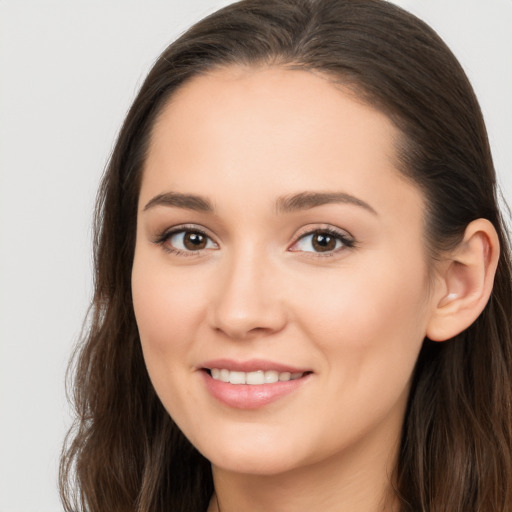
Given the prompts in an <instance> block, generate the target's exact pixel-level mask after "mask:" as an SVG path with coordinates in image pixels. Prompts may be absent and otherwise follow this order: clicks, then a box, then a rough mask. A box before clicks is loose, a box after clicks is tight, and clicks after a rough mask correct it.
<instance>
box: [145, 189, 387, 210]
mask: <svg viewBox="0 0 512 512" xmlns="http://www.w3.org/2000/svg"><path fill="white" fill-rule="evenodd" d="M336 203H338V204H340V203H341V204H352V205H355V206H359V207H361V208H364V209H365V210H367V211H369V212H370V213H372V214H373V215H377V212H376V211H375V210H374V209H373V208H372V207H371V206H370V205H369V204H368V203H366V202H365V201H363V200H362V199H358V198H357V197H355V196H352V195H350V194H346V193H345V192H299V193H298V194H293V195H289V196H282V197H279V198H278V199H277V200H276V203H275V210H276V213H278V214H282V213H292V212H295V211H301V210H309V209H310V208H315V207H317V206H322V205H324V204H336ZM155 206H171V207H175V208H184V209H186V210H194V211H199V212H205V213H212V212H214V210H215V209H214V206H213V203H212V201H211V200H210V199H209V198H207V197H204V196H199V195H196V194H182V193H180V192H166V193H164V194H158V195H157V196H155V197H153V198H152V199H151V200H150V201H149V202H148V203H147V204H146V206H144V211H146V210H149V209H150V208H154V207H155Z"/></svg>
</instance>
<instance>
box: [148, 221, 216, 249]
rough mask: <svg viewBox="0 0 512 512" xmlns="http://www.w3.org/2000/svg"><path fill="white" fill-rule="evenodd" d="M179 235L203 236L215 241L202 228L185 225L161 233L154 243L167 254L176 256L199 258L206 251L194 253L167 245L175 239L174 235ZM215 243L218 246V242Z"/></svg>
mask: <svg viewBox="0 0 512 512" xmlns="http://www.w3.org/2000/svg"><path fill="white" fill-rule="evenodd" d="M179 233H194V234H198V235H201V236H203V237H205V238H206V239H208V240H211V241H213V240H212V237H211V236H210V235H208V233H206V232H205V231H204V230H202V229H201V228H199V227H197V226H187V225H185V226H177V227H175V228H171V229H166V230H165V231H164V232H163V233H161V234H160V235H158V236H157V238H156V239H155V240H154V243H155V244H157V245H160V246H162V248H163V249H164V250H165V251H166V252H168V253H171V254H176V255H177V256H198V255H199V253H201V251H202V250H204V249H202V250H201V249H199V250H197V251H193V250H190V251H183V250H181V249H177V248H176V247H173V246H172V245H170V244H167V243H166V242H168V241H169V240H170V239H171V237H173V236H174V235H177V234H179ZM213 243H214V244H215V245H217V243H216V242H213Z"/></svg>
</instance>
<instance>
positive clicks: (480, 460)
mask: <svg viewBox="0 0 512 512" xmlns="http://www.w3.org/2000/svg"><path fill="white" fill-rule="evenodd" d="M237 64H242V65H249V66H254V65H280V66H288V67H293V68H300V69H305V70H315V71H319V72H321V73H323V74H325V75H328V76H329V77H330V79H332V80H333V81H336V82H339V83H343V84H344V85H345V86H348V87H350V88H352V89H353V90H354V91H355V92H356V93H357V95H358V96H359V97H360V98H361V99H363V100H364V101H366V102H367V103H368V104H370V105H372V106H374V107H375V108H377V109H379V110H381V111H383V112H384V113H386V114H387V115H388V116H389V117H390V119H392V121H393V122H394V123H395V124H396V126H397V127H398V128H399V129H400V131H401V133H402V139H401V142H400V144H399V147H397V154H398V156H399V161H400V170H401V172H402V173H404V175H406V176H407V177H408V178H409V179H412V180H413V181H414V182H415V183H416V184H417V185H418V186H419V187H420V188H421V190H422V191H423V193H424V195H425V198H426V203H427V211H426V212H425V220H426V235H427V236H426V238H427V244H428V248H429V250H430V254H431V256H432V257H433V258H435V257H436V255H438V254H439V253H440V252H442V251H443V250H445V249H446V248H448V247H450V246H451V245H452V244H454V243H457V242H458V241H459V240H460V239H461V237H462V235H463V233H464V229H465V227H466V226H467V225H468V224H469V223H470V222H471V221H472V220H474V219H477V218H486V219H488V220H489V221H491V222H492V224H493V225H494V227H495V228H496V230H497V232H498V236H499V239H500V243H501V249H502V254H501V258H500V261H499V264H498V269H497V273H496V278H495V285H494V289H493V292H492V296H491V298H490V300H489V302H488V304H487V306H486V308H485V310H484V312H483V313H482V315H481V316H480V317H479V318H478V319H477V321H476V322H475V323H474V324H473V325H472V326H471V327H469V328H468V329H467V330H466V331H464V332H462V333H461V334H460V335H458V336H457V337H456V338H454V339H453V340H450V341H448V342H446V343H433V342H431V341H429V340H425V342H424V345H423V348H422V351H421V353H420V356H419V359H418V362H417V365H416V369H415V373H414V381H413V385H412V389H411V392H410V398H409V403H408V408H407V412H406V418H405V423H404V427H403V434H402V443H401V447H400V453H399V461H398V467H397V468H396V474H395V475H394V477H393V485H394V486H395V489H396V494H397V496H398V497H399V499H400V503H401V507H402V511H403V512H405V511H409V512H419V511H425V512H426V511H441V510H449V511H461V512H462V511H463V512H469V511H477V510H478V511H483V512H491V511H493V512H494V511H495V512H498V511H500V512H510V510H512V457H511V453H512V384H511V383H512V375H511V371H512V353H511V349H512V325H511V318H512V274H511V260H510V250H509V247H510V244H509V240H508V238H507V234H506V230H505V228H504V225H503V221H502V219H501V217H500V213H499V209H498V206H497V197H496V194H497V193H496V179H495V172H494V169H493V163H492V158H491V154H490V149H489V144H488V140H487V134H486V130H485V126H484V122H483V119H482V115H481V112H480V108H479V105H478V102H477V100H476V98H475V95H474V93H473V91H472V88H471V86H470V84H469V82H468V80H467V78H466V76H465V74H464V72H463V70H462V68H461V66H460V65H459V63H458V62H457V60H456V59H455V57H454V56H453V55H452V53H451V52H450V51H449V49H448V48H447V47H446V45H445V44H444V43H443V42H442V41H441V39H440V38H439V37H438V36H437V34H436V33H435V32H434V31H433V30H432V29H430V28H429V27H428V26H427V25H426V24H425V23H423V22H422V21H420V20H419V19H417V18H415V17H414V16H412V15H410V14H408V13H406V12H405V11H403V10H402V9H400V8H398V7H396V6H394V5H392V4H390V3H388V2H385V1H382V0H244V1H242V2H239V3H236V4H232V5H230V6H228V7H226V8H224V9H222V10H220V11H218V12H216V13H214V14H213V15H211V16H209V17H207V18H205V19H204V20H202V21H201V22H199V23H198V24H196V25H195V26H194V27H192V28H191V29H190V30H189V31H187V32H186V33H185V34H184V35H183V36H182V37H180V38H179V39H178V40H177V41H175V42H174V43H173V44H171V45H170V46H169V47H168V48H167V49H166V50H165V51H164V52H163V54H162V55H161V56H160V58H159V59H158V60H157V62H156V64H155V65H154V67H153V69H152V70H151V72H150V73H149V75H148V77H147V79H146V81H145V82H144V84H143V86H142V88H141V90H140V92H139V94H138V96H137V98H136V100H135V101H134V103H133V106H132V107H131V109H130V111H129V113H128V115H127V117H126V120H125V122H124V125H123V127H122V129H121V132H120V134H119V138H118V140H117V144H116V146H115V149H114V151H113V154H112V156H111V159H110V162H109V164H108V168H107V170H106V173H105V176H104V178H103V182H102V185H101V188H100V191H99V196H98V203H97V211H96V218H95V228H96V231H95V269H96V274H95V295H94V300H93V304H92V307H91V310H90V317H89V323H88V327H87V329H86V332H85V334H84V339H83V343H82V344H81V346H80V347H79V349H78V350H77V353H76V354H75V358H74V364H73V365H72V366H71V372H72V373H74V387H73V391H74V404H75V408H76V413H77V419H76V422H75V424H74V426H73V428H72V429H71V431H70V433H69V435H68V438H67V443H66V446H65V449H64V451H63V456H62V461H61V480H60V481H61V494H62V499H63V503H64V507H65V509H66V510H67V511H71V510H87V511H90V512H105V511H107V510H108V511H109V512H115V511H122V512H136V511H137V512H164V511H169V510H172V511H173V512H176V511H183V512H194V511H197V512H203V511H204V510H206V508H207V504H208V500H209V497H210V495H211V493H212V492H213V484H212V477H211V470H210V466H209V463H208V461H207V460H206V459H204V457H202V456H201V455H200V454H199V453H198V452H197V451H196V450H195V449H194V448H193V447H192V446H191V445H190V443H189V442H188V441H187V440H186V439H185V437H184V436H183V434H182V433H181V432H180V431H179V429H178V428H177V427H176V425H175V424H174V423H173V421H172V418H170V417H169V415H168V413H167V412H166V411H165V410H164V408H163V406H162V405H161V403H160V401H159V399H158V398H157V396H156V394H155V392H154V390H153V388H152V385H151V383H150V381H149V378H148V374H147V371H146V368H145V365H144V361H143V357H142V352H141V348H140V341H139V337H138V331H137V325H136V322H135V318H134V313H133V307H132V297H131V288H130V276H131V268H132V261H133V254H134V246H135V225H136V211H137V200H138V192H139V185H140V180H141V172H142V168H143V165H144V159H145V155H146V150H147V146H148V140H149V138H150V136H151V129H152V126H153V125H154V122H155V119H156V117H157V116H158V114H159V112H160V111H161V109H162V107H163V105H164V104H165V102H166V101H167V100H168V99H169V97H170V96H171V95H172V94H173V93H174V92H175V91H176V89H177V88H179V87H180V86H181V85H183V84H184V83H185V82H186V81H187V80H189V79H190V78H191V77H193V76H197V75H199V74H204V73H207V72H208V71H209V70H211V69H213V68H215V67H219V66H229V65H237Z"/></svg>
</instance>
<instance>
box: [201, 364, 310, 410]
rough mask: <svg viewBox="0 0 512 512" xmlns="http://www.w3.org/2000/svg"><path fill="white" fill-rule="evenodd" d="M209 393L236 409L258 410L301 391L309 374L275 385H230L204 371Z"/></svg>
mask: <svg viewBox="0 0 512 512" xmlns="http://www.w3.org/2000/svg"><path fill="white" fill-rule="evenodd" d="M202 374H203V378H204V380H205V383H206V387H207V389H208V391H209V392H210V393H211V394H212V395H213V396H214V397H215V398H216V399H217V400H219V401H220V402H222V403H223V404H225V405H228V406H229V407H233V408H235V409H258V408H260V407H264V406H265V405H268V404H270V403H272V402H275V401H276V400H279V399H280V398H282V397H284V396H286V395H289V394H290V393H293V392H294V391H296V390H297V389H299V388H300V387H301V386H302V384H304V382H305V381H306V380H309V374H307V375H305V376H304V377H301V378H300V379H295V380H288V381H283V382H275V383H273V384H256V385H254V384H230V383H229V382H223V381H221V380H215V379H214V378H212V376H211V375H210V374H209V373H207V372H205V371H202Z"/></svg>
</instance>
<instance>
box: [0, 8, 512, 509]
mask: <svg viewBox="0 0 512 512" xmlns="http://www.w3.org/2000/svg"><path fill="white" fill-rule="evenodd" d="M227 3H229V1H219V0H187V1H186V2H185V1H183V0H166V1H164V0H149V1H148V0H124V1H121V0H116V1H114V0H111V1H105V0H87V1H86V0H83V1H73V2H70V1H69V0H46V1H44V0H10V1H9V0H3V1H2V0H0V512H52V511H60V510H62V509H61V506H60V504H59V500H58V495H57V489H56V473H57V463H58V457H59V451H60V446H61V443H62V439H63V436H64V433H65V431H66V428H67V426H68V425H69V422H70V417H69V412H68V408H67V405H66V399H65V395H64V371H65V367H66V363H67V360H68V358H69V355H70V352H71V348H72V345H73V343H74V341H75V340H76V338H77V336H78V334H79V331H80V327H81V323H82V320H83V317H84V314H85V311H86V308H87V305H88V301H89V297H90V294H91V280H92V279H91V243H90V241H91V240H90V239H91V231H90V225H91V216H92V209H93V203H94V196H95V191H96V187H97V183H98V180H99V177H100V175H101V172H102V170H103V167H104V165H105V162H106V160H107V158H108V155H109V152H110V150H111V147H112V143H113V141H114V138H115V135H116V132H117V130H118V128H119V126H120V124H121V121H122V119H123V116H124V114H125V112H126V110H127V108H128V107H129V105H130V102H131V101H132V99H133V97H134V94H135V91H136V90H137V88H138V87H139V85H140V84H141V81H142V79H143V77H144V75H145V73H146V72H147V70H148V69H149V67H150V65H151V63H152V62H153V60H154V59H155V58H156V56H157V55H158V54H159V52H160V51H161V50H163V49H164V47H165V46H166V45H167V43H168V42H170V41H171V40H172V39H174V38H175V37H176V36H177V35H178V34H179V33H180V32H182V31H183V30H184V29H185V28H186V27H188V26H189V25H190V24H191V23H192V22H193V21H195V20H197V19H199V18H201V17H203V16H204V15H205V14H207V13H209V12H211V11H213V10H215V8H217V7H220V6H222V5H225V4H227ZM397 3H399V4H400V5H402V6H404V7H406V8H408V9H409V10H411V11H412V12H414V13H415V14H417V15H419V16H420V17H421V18H423V19H425V20H426V21H427V22H429V23H430V24H431V25H432V26H433V27H434V28H435V29H436V30H437V31H438V32H439V33H440V35H441V36H442V37H444V38H445V40H446V41H447V43H448V44H449V46H450V47H451V48H452V49H453V50H454V52H455V54H456V55H457V56H458V57H459V59H460V60H461V62H462V64H463V66H464V67H465V69H466V71H467V73H468V75H469V77H470V79H471V80H472V82H473V85H474V87H475V90H476V92H477V95H478V96H479V99H480V101H481V105H482V109H483V111H484V115H485V118H486V121H487V125H488V130H489V135H490V139H491V143H492V149H493V154H494V158H495V164H496V168H497V169H498V173H499V177H500V181H501V183H502V185H503V189H504V194H505V196H508V200H509V202H510V200H511V198H512V122H511V119H512V99H511V93H512V31H511V30H510V27H511V26H512V0H488V1H486V2H482V1H481V0H429V1H420V0H416V1H413V0H409V1H407V0H403V1H397Z"/></svg>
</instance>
